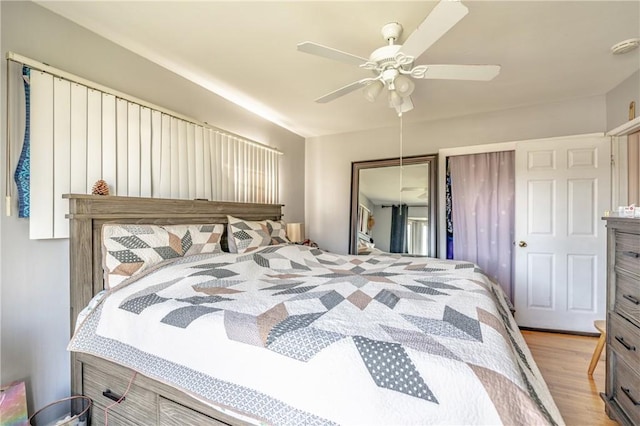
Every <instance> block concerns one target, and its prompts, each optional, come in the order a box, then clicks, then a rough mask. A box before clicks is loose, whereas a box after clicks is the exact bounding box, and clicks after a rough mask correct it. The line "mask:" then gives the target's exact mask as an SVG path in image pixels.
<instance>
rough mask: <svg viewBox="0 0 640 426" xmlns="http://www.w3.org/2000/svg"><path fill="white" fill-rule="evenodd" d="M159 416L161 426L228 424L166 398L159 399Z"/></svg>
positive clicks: (219, 425) (217, 425)
mask: <svg viewBox="0 0 640 426" xmlns="http://www.w3.org/2000/svg"><path fill="white" fill-rule="evenodd" d="M158 408H159V410H158V416H159V419H160V421H159V424H160V426H184V425H198V426H224V425H227V423H223V422H220V421H218V420H215V419H212V418H211V417H209V416H206V415H204V414H202V413H199V412H197V411H194V410H192V409H190V408H187V407H185V406H184V405H180V404H177V403H175V402H173V401H170V400H168V399H165V398H162V397H160V398H158Z"/></svg>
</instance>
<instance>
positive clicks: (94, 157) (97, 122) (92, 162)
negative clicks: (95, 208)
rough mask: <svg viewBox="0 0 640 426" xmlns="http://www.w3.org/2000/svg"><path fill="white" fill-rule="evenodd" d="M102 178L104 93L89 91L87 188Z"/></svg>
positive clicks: (89, 191)
mask: <svg viewBox="0 0 640 426" xmlns="http://www.w3.org/2000/svg"><path fill="white" fill-rule="evenodd" d="M100 179H102V93H100V92H98V91H97V90H89V91H88V92H87V189H86V193H87V194H91V190H92V189H93V185H94V184H95V183H96V181H98V180H100Z"/></svg>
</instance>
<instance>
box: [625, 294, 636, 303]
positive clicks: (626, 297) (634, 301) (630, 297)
mask: <svg viewBox="0 0 640 426" xmlns="http://www.w3.org/2000/svg"><path fill="white" fill-rule="evenodd" d="M622 297H623V298H625V299H627V300H628V301H629V302H631V303H633V304H634V305H640V300H638V299H637V298H635V297H633V296H632V295H630V294H625V295H623V296H622Z"/></svg>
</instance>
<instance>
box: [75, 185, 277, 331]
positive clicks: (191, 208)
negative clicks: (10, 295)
mask: <svg viewBox="0 0 640 426" xmlns="http://www.w3.org/2000/svg"><path fill="white" fill-rule="evenodd" d="M63 197H64V198H66V199H68V200H69V215H68V216H67V217H68V218H69V221H70V222H69V263H70V285H71V289H70V293H71V331H72V333H73V330H74V328H75V322H76V317H77V316H78V313H79V312H80V311H81V310H82V309H83V308H84V307H85V306H87V304H89V301H90V300H91V298H92V297H93V296H94V295H96V294H97V293H98V292H100V291H101V290H102V289H103V288H104V282H103V276H104V275H103V271H102V241H101V238H102V232H101V229H102V225H103V224H105V223H139V224H154V225H177V224H198V223H223V224H226V223H227V215H231V216H235V217H239V218H242V219H247V220H264V219H270V220H280V219H281V218H282V205H281V204H253V203H231V202H222V201H206V200H170V199H162V198H137V197H119V196H102V195H84V194H66V195H64V196H63ZM223 240H224V241H226V233H225V235H223ZM224 245H225V244H224V242H223V247H224Z"/></svg>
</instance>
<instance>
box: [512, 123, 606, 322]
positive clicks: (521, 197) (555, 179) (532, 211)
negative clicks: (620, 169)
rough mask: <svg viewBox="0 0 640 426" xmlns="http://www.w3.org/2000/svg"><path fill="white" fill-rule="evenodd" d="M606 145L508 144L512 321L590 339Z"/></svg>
mask: <svg viewBox="0 0 640 426" xmlns="http://www.w3.org/2000/svg"><path fill="white" fill-rule="evenodd" d="M610 167H611V165H610V144H609V139H608V138H605V137H604V136H599V135H585V136H574V137H566V138H553V139H544V140H536V141H525V142H519V143H517V145H516V217H515V222H516V224H515V239H516V241H515V248H514V251H515V266H516V268H515V277H514V278H515V285H514V290H515V292H514V305H515V309H516V314H515V315H516V320H517V322H518V325H520V326H522V327H533V328H542V329H555V330H568V331H569V330H570V331H587V332H594V331H595V330H594V328H593V321H594V320H596V319H604V318H605V290H606V288H605V287H606V235H605V226H604V221H602V220H601V217H602V215H603V213H604V211H605V210H609V209H610V207H609V199H610V198H609V196H610V194H609V191H610V185H609V181H610Z"/></svg>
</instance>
